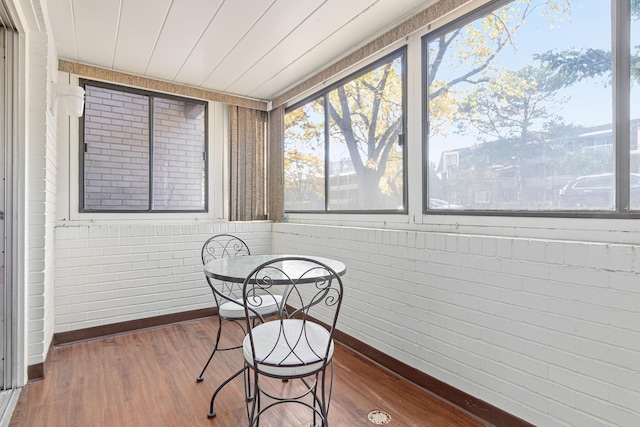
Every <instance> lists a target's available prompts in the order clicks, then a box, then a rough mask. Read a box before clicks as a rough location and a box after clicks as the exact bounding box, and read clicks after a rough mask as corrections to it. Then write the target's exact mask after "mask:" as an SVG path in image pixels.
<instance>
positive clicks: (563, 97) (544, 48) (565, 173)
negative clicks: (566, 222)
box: [423, 0, 640, 213]
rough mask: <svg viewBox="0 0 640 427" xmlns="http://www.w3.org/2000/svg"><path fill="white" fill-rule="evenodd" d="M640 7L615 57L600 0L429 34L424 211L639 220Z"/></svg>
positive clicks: (507, 6) (500, 14)
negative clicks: (632, 216) (631, 215)
mask: <svg viewBox="0 0 640 427" xmlns="http://www.w3.org/2000/svg"><path fill="white" fill-rule="evenodd" d="M620 3H622V2H620ZM637 3H639V2H631V8H632V10H631V41H630V44H627V43H629V41H627V43H614V46H615V49H617V50H618V51H616V52H615V55H612V52H611V49H612V47H611V46H612V40H613V37H614V35H615V34H616V33H615V32H614V31H615V30H613V29H612V25H611V22H612V20H611V19H610V18H609V17H610V16H611V15H612V4H613V2H607V1H601V0H580V1H578V0H570V1H552V0H529V1H520V0H518V1H512V2H506V1H499V2H491V3H489V4H488V5H487V6H485V7H483V8H480V9H479V10H477V11H475V12H474V13H472V14H470V15H469V16H467V17H463V18H462V19H461V20H459V21H456V22H453V23H451V24H450V25H449V26H445V27H443V28H441V29H438V30H436V31H434V32H432V33H429V34H427V35H425V36H424V37H423V55H424V64H425V72H424V82H425V95H424V98H425V108H426V111H427V121H426V126H425V132H424V133H425V135H426V150H425V151H426V155H427V159H426V160H427V168H428V172H426V173H425V174H426V178H427V187H428V188H427V195H426V196H425V199H427V200H428V203H425V209H426V211H427V212H429V211H443V210H444V211H446V210H455V211H483V212H490V211H498V212H554V213H555V212H571V213H580V212H587V213H589V212H591V213H593V212H603V213H626V212H628V211H629V207H630V209H631V210H634V209H635V210H640V187H639V184H638V179H637V177H638V173H640V150H638V133H639V132H640V126H639V125H640V103H639V102H638V101H637V99H640V94H638V93H637V91H638V89H637V85H638V83H640V71H638V63H640V47H639V46H640V34H639V33H640V31H638V25H639V24H638V21H639V19H640V11H639V10H634V9H635V7H636V5H637ZM625 16H626V19H627V20H628V19H629V17H628V14H621V13H619V14H618V16H617V17H616V21H615V23H616V25H615V27H614V28H618V27H620V26H624V25H629V22H628V21H627V22H626V23H625ZM617 34H624V31H618V33H617ZM621 46H622V47H621ZM624 46H630V50H626V49H628V47H627V48H626V49H624V48H623V47H624ZM624 56H626V57H627V58H629V57H631V60H630V63H631V70H630V74H631V78H630V79H629V78H628V77H627V78H626V79H625V78H622V77H619V76H624V73H622V74H621V73H619V72H617V71H619V70H616V69H615V66H616V65H615V64H624V63H625V61H620V58H621V57H624ZM612 58H618V60H617V61H616V63H615V64H614V62H613V60H612ZM618 66H620V65H618ZM628 71H629V70H625V72H627V73H628ZM614 76H615V77H614ZM614 80H615V81H614ZM614 83H615V84H614ZM630 88H633V89H630ZM630 90H631V91H632V92H631V93H632V95H633V94H634V93H635V95H634V96H632V97H631V98H632V102H631V109H630V111H629V108H628V106H627V107H625V102H624V99H627V97H628V96H629V93H630V92H629V91H630ZM614 105H615V106H616V109H614V108H613V107H614ZM614 112H615V114H616V115H617V116H614ZM627 113H630V114H629V118H628V117H627ZM621 120H622V123H626V129H627V130H626V131H624V132H620V131H619V130H616V129H615V128H614V124H616V123H620V121H621ZM432 200H437V201H438V203H435V202H434V203H432ZM452 206H454V207H452Z"/></svg>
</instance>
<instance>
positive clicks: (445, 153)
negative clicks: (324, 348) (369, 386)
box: [0, 0, 640, 426]
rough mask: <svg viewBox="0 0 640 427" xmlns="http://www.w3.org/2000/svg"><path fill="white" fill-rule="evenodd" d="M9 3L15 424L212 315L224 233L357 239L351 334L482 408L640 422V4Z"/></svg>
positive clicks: (269, 245)
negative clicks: (61, 350) (100, 351)
mask: <svg viewBox="0 0 640 427" xmlns="http://www.w3.org/2000/svg"><path fill="white" fill-rule="evenodd" d="M0 6H1V7H0V24H1V25H0V34H1V37H2V38H1V40H2V46H3V63H2V67H1V69H2V71H1V72H0V80H1V81H2V106H0V117H2V119H1V123H2V138H3V139H2V150H0V153H1V154H2V164H3V175H2V176H3V182H4V186H3V187H2V190H3V197H2V199H1V200H2V209H1V210H2V212H3V241H4V248H3V254H4V256H3V274H4V275H3V282H2V294H3V300H2V301H3V304H2V313H1V315H2V318H3V330H2V345H1V346H0V349H1V351H2V366H1V372H0V373H1V375H0V378H2V381H3V382H2V390H3V392H2V396H3V398H2V400H0V402H2V407H1V409H2V413H3V414H4V415H3V418H2V425H8V423H9V419H10V417H11V411H12V410H13V408H14V407H15V405H16V402H17V401H18V399H19V394H20V390H21V389H22V388H23V387H25V386H26V385H27V384H28V383H29V382H30V381H37V380H42V381H46V380H47V369H48V361H49V360H50V355H51V352H52V350H53V349H54V348H55V347H56V346H59V345H65V344H69V343H73V342H78V341H83V340H91V339H96V338H100V337H104V336H109V335H113V334H120V333H124V332H128V331H135V330H138V329H142V328H148V327H150V326H158V325H164V324H170V323H175V322H180V321H187V320H192V319H199V318H204V317H210V316H214V315H215V313H216V308H215V307H214V304H213V300H212V299H211V295H210V290H209V289H208V287H207V286H206V283H205V282H204V277H203V271H202V263H201V260H200V259H199V252H200V248H201V246H202V244H203V242H204V241H205V240H207V238H209V237H210V236H212V235H213V234H216V233H231V234H234V235H237V236H239V237H241V238H242V239H243V240H245V241H246V242H247V243H248V244H249V246H250V247H251V251H252V252H254V253H257V254H269V253H275V254H309V255H314V256H320V257H328V258H335V259H338V260H340V261H341V262H342V263H344V264H345V265H346V267H347V271H348V272H347V274H346V275H345V276H344V281H345V288H346V291H345V295H344V301H343V306H342V311H341V314H340V320H339V323H338V331H339V336H340V337H341V340H342V342H343V344H345V345H347V346H349V347H350V348H351V349H353V350H354V351H357V352H360V353H361V354H363V355H365V356H366V357H368V358H370V359H371V360H372V361H374V362H376V363H378V364H380V365H382V366H383V367H384V368H385V369H388V370H390V371H392V372H395V373H397V374H399V375H403V376H410V377H411V378H408V379H409V380H410V381H411V382H413V383H414V384H417V385H418V386H419V387H422V388H424V389H426V390H428V391H429V392H430V393H433V394H434V395H436V396H439V397H440V398H442V399H444V400H445V401H447V402H448V403H450V404H451V405H453V406H455V407H458V408H460V409H462V410H464V411H467V412H469V413H470V414H472V415H473V416H474V417H476V418H477V419H478V420H480V421H481V422H483V423H485V424H487V425H504V426H506V425H509V426H513V425H541V426H542V425H544V426H548V425H576V426H578V425H579V426H597V425H607V426H610V425H619V426H632V425H638V424H640V225H639V224H640V223H638V222H637V221H638V219H640V149H639V147H638V135H639V130H640V127H639V126H638V123H640V120H639V119H640V102H639V101H638V100H640V92H638V90H639V89H638V83H640V68H639V64H640V61H639V58H640V56H639V55H640V50H639V49H640V48H638V46H640V2H637V1H635V0H630V1H624V0H611V1H595V0H589V1H578V0H566V1H564V0H563V1H556V0H513V1H507V0H491V1H489V0H438V1H436V0H430V1H425V0H357V1H348V2H339V1H336V0H313V1H304V2H300V1H294V0H252V1H249V2H237V1H232V0H216V1H188V2H187V1H184V2H183V1H182V0H162V1H148V0H146V1H143V0H119V1H115V0H114V1H99V0H91V1H85V0H2V2H1V3H0ZM79 88H81V90H79ZM331 417H336V418H339V415H336V414H333V413H332V414H331Z"/></svg>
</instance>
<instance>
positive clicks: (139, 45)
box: [113, 0, 171, 74]
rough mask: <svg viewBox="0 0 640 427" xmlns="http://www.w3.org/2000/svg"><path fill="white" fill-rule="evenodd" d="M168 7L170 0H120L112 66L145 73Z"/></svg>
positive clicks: (136, 72)
mask: <svg viewBox="0 0 640 427" xmlns="http://www.w3.org/2000/svg"><path fill="white" fill-rule="evenodd" d="M170 6H171V0H137V1H135V2H132V1H125V2H122V13H121V14H120V16H121V17H120V26H119V28H118V34H117V38H116V50H115V58H114V61H113V68H115V69H117V70H123V71H126V72H129V73H133V74H143V73H144V72H145V70H146V69H147V63H148V62H149V57H150V56H151V52H153V48H154V46H155V44H156V41H157V40H158V36H159V34H160V30H161V29H162V24H163V23H164V20H165V18H166V16H167V13H168V11H169V7H170ZM141 17H144V19H141ZM122 44H125V45H126V46H127V48H126V49H123V48H122V47H121V45H122Z"/></svg>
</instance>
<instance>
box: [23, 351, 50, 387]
mask: <svg viewBox="0 0 640 427" xmlns="http://www.w3.org/2000/svg"><path fill="white" fill-rule="evenodd" d="M52 352H53V345H50V346H49V350H48V351H47V358H46V359H44V362H43V363H36V364H35V365H29V366H28V367H27V381H28V382H31V381H40V380H43V379H44V377H45V376H46V373H47V370H48V369H49V365H50V364H51V359H52V357H51V353H52Z"/></svg>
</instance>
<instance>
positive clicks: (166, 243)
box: [55, 222, 271, 332]
mask: <svg viewBox="0 0 640 427" xmlns="http://www.w3.org/2000/svg"><path fill="white" fill-rule="evenodd" d="M215 233H232V234H236V235H237V236H239V237H240V238H242V239H244V240H245V241H246V242H247V244H248V246H249V248H250V250H251V252H252V253H256V254H260V253H269V252H270V251H271V224H270V223H267V222H256V223H220V224H212V223H210V224H195V223H173V224H161V225H159V224H149V225H133V224H126V225H89V226H87V225H83V226H73V225H65V226H63V227H57V228H56V259H55V265H56V269H55V332H66V331H71V330H77V329H84V328H90V327H94V326H102V325H108V324H112V323H118V322H124V321H129V320H135V319H142V318H145V317H153V316H160V315H164V314H171V313H179V312H183V311H189V310H196V309H200V308H206V307H212V306H214V301H213V297H212V296H211V290H210V288H209V286H208V285H207V282H206V280H205V278H204V273H203V272H202V261H201V260H200V249H201V248H202V244H203V243H204V242H205V240H206V239H207V238H209V237H210V236H211V235H213V234H215Z"/></svg>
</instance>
